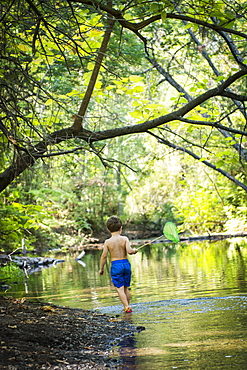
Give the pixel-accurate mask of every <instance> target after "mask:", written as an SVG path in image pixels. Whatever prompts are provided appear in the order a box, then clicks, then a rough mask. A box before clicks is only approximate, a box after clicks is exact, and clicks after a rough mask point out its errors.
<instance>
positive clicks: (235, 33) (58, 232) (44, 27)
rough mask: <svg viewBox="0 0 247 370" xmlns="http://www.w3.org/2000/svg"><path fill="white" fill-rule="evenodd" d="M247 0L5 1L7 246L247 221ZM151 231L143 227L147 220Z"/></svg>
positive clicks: (0, 138)
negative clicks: (119, 224) (120, 230)
mask: <svg viewBox="0 0 247 370" xmlns="http://www.w3.org/2000/svg"><path fill="white" fill-rule="evenodd" d="M246 14H247V4H246V1H244V0H238V1H235V0H233V1H231V2H229V1H226V0H213V1H212V0H210V1H207V0H192V1H189V2H188V1H184V0H175V1H169V0H160V1H143V0H115V1H114V0H109V1H108V0H102V1H97V0H95V1H94V0H92V1H90V0H85V1H83V0H62V1H55V0H42V1H41V0H25V1H24V0H11V1H3V2H1V8H0V19H1V42H0V53H1V55H0V56H1V58H0V88H1V94H0V99H1V108H2V109H1V113H0V129H1V131H0V132H1V133H0V142H1V147H0V163H1V173H0V191H1V193H0V203H1V208H0V233H1V240H2V243H1V244H2V245H1V247H0V248H1V249H2V250H6V249H7V250H14V249H16V248H19V247H20V245H21V241H22V240H23V239H25V240H26V247H27V248H29V249H33V247H34V246H35V247H36V248H43V249H46V248H47V249H50V248H56V247H61V246H66V247H69V246H75V245H80V244H81V243H82V241H83V239H85V238H87V237H88V236H95V235H100V233H102V232H105V231H106V230H105V221H106V219H107V218H108V216H111V215H113V214H117V215H118V216H120V217H121V218H122V219H123V221H124V223H125V225H126V229H128V230H129V231H131V232H132V234H133V236H134V237H145V236H146V237H150V236H152V235H155V234H156V235H160V231H161V230H162V229H163V225H164V223H165V221H168V220H169V221H173V222H175V223H176V224H177V225H179V230H180V231H181V232H187V233H190V234H191V233H192V234H193V233H196V234H203V233H204V234H205V233H206V234H211V233H219V232H231V233H232V232H242V231H246V229H247V204H246V192H247V181H246V160H247V140H246V135H247V131H246V123H247V121H246V114H247V112H246V100H247V95H246V88H247V86H246V75H247V47H246V40H247V34H246V33H245V30H246ZM136 231H139V234H138V232H136Z"/></svg>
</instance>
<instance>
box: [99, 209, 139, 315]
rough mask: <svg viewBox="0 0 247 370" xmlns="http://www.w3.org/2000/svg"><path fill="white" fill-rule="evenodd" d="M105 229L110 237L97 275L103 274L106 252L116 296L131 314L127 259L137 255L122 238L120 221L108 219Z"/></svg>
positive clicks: (135, 250)
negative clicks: (108, 256)
mask: <svg viewBox="0 0 247 370" xmlns="http://www.w3.org/2000/svg"><path fill="white" fill-rule="evenodd" d="M106 226H107V229H108V230H109V231H110V233H111V237H110V238H109V239H107V240H106V241H105V243H104V249H103V252H102V255H101V258H100V270H99V274H100V275H103V274H104V266H105V263H106V260H107V255H108V252H110V256H111V278H112V282H113V284H114V286H115V288H116V290H117V293H118V296H119V298H120V300H121V302H122V304H123V306H124V311H125V312H127V313H129V312H132V310H131V308H130V307H129V303H130V291H129V286H130V279H131V265H130V263H129V261H128V259H127V253H128V254H135V253H137V251H138V250H137V249H135V248H131V246H130V242H129V239H128V238H127V237H126V236H122V235H120V234H121V231H122V221H121V220H120V218H118V217H116V216H112V217H110V218H109V219H108V220H107V222H106Z"/></svg>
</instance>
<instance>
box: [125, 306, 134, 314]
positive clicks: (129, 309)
mask: <svg viewBox="0 0 247 370" xmlns="http://www.w3.org/2000/svg"><path fill="white" fill-rule="evenodd" d="M124 312H126V313H131V312H132V309H131V308H130V307H127V308H125V309H124Z"/></svg>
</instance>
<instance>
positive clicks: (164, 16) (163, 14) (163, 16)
mask: <svg viewBox="0 0 247 370" xmlns="http://www.w3.org/2000/svg"><path fill="white" fill-rule="evenodd" d="M166 17H167V13H166V12H165V11H163V12H162V13H161V20H162V22H165V20H166Z"/></svg>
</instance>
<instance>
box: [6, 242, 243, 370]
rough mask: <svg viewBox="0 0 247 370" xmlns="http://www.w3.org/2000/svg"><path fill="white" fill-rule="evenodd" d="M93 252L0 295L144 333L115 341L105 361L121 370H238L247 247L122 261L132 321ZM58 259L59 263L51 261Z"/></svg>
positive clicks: (201, 246)
mask: <svg viewBox="0 0 247 370" xmlns="http://www.w3.org/2000/svg"><path fill="white" fill-rule="evenodd" d="M100 255H101V251H98V250H96V251H88V252H86V254H85V255H84V257H83V258H82V259H81V260H80V261H76V260H75V257H76V255H75V256H72V255H63V256H62V258H63V259H64V260H65V261H64V262H63V263H59V264H57V265H55V266H52V267H49V268H44V269H42V270H41V271H39V272H36V273H34V274H31V275H30V276H29V277H28V278H27V277H26V276H22V277H21V278H20V279H19V281H18V282H16V281H12V282H11V281H10V280H9V281H8V284H9V285H11V287H12V288H11V289H10V290H9V291H8V292H6V293H1V294H4V295H7V296H10V295H11V296H12V297H15V298H22V297H27V298H28V299H30V300H34V299H38V300H41V301H43V302H50V303H52V304H56V305H63V306H70V307H74V308H81V309H90V310H95V311H96V312H100V313H106V314H109V315H119V317H120V318H121V319H124V320H128V321H130V322H131V323H133V324H134V325H136V326H144V327H145V330H143V331H141V332H140V333H136V334H135V335H134V336H133V337H131V338H125V339H123V340H122V341H121V342H120V343H119V345H118V346H117V347H115V348H114V350H113V352H112V356H114V357H121V358H122V360H123V366H122V367H121V369H122V370H124V369H138V370H145V369H148V370H149V369H152V370H156V369H157V370H159V369H195V370H197V369H198V370H199V369H200V370H201V369H228V368H232V369H235V370H238V369H246V364H247V351H246V349H247V311H246V308H247V284H246V270H247V242H246V241H245V239H244V238H233V239H228V240H224V241H218V242H214V243H209V242H206V241H203V242H199V243H191V244H185V243H184V244H182V243H181V244H179V245H177V246H176V247H174V246H172V245H167V244H166V245H165V244H160V243H159V244H153V245H151V246H147V247H144V248H143V249H141V250H140V251H139V252H138V253H137V254H136V255H133V256H130V257H129V260H130V262H131V265H132V283H131V297H132V299H131V301H132V304H131V306H132V309H133V313H132V314H124V313H123V312H122V306H121V305H120V304H119V299H118V297H117V295H116V293H115V289H114V287H113V286H112V285H111V282H110V277H109V273H108V272H109V262H108V264H107V266H106V269H105V274H104V276H99V274H98V270H99V259H100ZM54 256H55V257H56V258H61V255H54Z"/></svg>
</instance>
